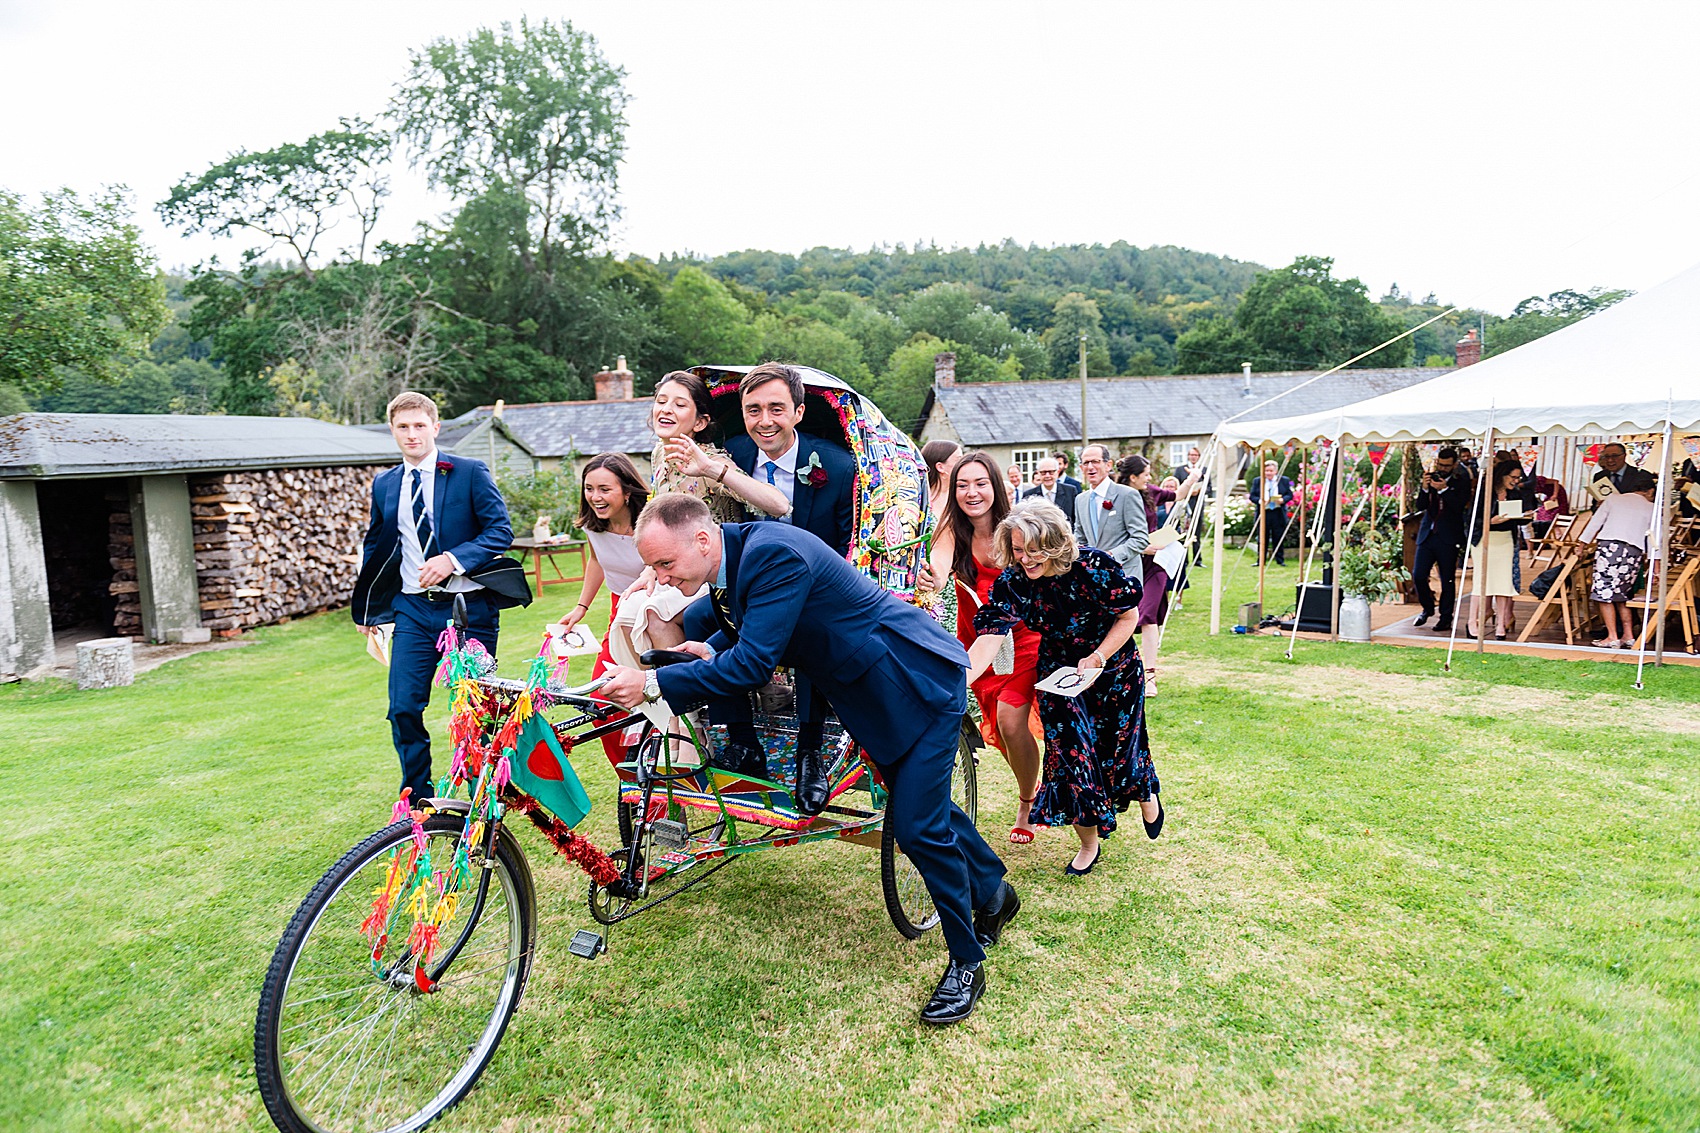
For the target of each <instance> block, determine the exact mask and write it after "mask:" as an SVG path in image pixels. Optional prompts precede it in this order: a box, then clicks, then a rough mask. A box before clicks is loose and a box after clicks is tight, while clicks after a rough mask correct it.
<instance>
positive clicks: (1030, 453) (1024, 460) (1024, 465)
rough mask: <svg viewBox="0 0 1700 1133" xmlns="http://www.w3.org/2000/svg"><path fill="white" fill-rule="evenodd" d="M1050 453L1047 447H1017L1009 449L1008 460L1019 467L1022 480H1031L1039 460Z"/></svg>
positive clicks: (1037, 467)
mask: <svg viewBox="0 0 1700 1133" xmlns="http://www.w3.org/2000/svg"><path fill="white" fill-rule="evenodd" d="M1050 455H1051V450H1050V449H1048V448H1017V449H1010V450H1009V462H1010V463H1011V464H1013V465H1015V466H1016V467H1017V468H1019V469H1021V476H1022V478H1023V479H1024V480H1032V479H1033V474H1034V473H1035V472H1037V471H1038V470H1039V462H1040V461H1041V460H1044V459H1045V458H1046V457H1047V456H1050Z"/></svg>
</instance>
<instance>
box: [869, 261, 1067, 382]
mask: <svg viewBox="0 0 1700 1133" xmlns="http://www.w3.org/2000/svg"><path fill="white" fill-rule="evenodd" d="M900 310H901V314H902V319H903V325H904V326H905V327H906V328H908V329H909V330H910V331H911V332H913V333H919V334H930V335H933V336H934V337H937V338H942V339H946V340H948V341H951V342H957V343H961V344H963V345H966V346H969V347H971V348H972V349H974V350H975V351H976V352H978V353H980V354H982V355H984V356H985V357H987V358H992V359H996V360H998V361H1002V360H1004V359H1006V358H1012V359H1014V360H1015V362H1016V365H1017V367H1018V369H1019V371H1020V372H1021V373H1025V374H1031V375H1032V376H1034V377H1039V376H1042V375H1043V374H1044V373H1045V371H1046V369H1047V368H1048V365H1049V359H1048V357H1047V355H1046V352H1045V348H1044V346H1043V345H1042V344H1041V343H1040V342H1039V340H1038V338H1037V337H1036V336H1034V335H1031V334H1028V333H1027V332H1025V331H1022V330H1018V329H1017V328H1016V326H1015V324H1014V323H1013V322H1011V321H1010V317H1009V316H1008V315H1006V314H1004V313H1003V312H1002V311H998V310H995V309H993V308H992V307H990V306H988V305H986V304H985V303H982V302H980V300H979V298H978V297H977V295H976V294H975V291H974V289H973V288H972V287H969V286H968V285H967V284H964V283H935V284H933V285H932V286H930V287H927V288H926V289H924V290H922V291H918V292H916V293H915V294H914V295H912V296H910V297H909V299H908V301H906V302H905V303H904V304H903V305H902V307H901V308H900Z"/></svg>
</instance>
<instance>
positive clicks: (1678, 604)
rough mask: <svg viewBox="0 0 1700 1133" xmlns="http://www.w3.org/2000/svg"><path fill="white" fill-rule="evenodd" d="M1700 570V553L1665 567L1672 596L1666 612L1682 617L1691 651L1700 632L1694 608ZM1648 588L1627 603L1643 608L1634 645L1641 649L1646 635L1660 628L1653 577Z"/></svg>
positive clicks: (1632, 607)
mask: <svg viewBox="0 0 1700 1133" xmlns="http://www.w3.org/2000/svg"><path fill="white" fill-rule="evenodd" d="M1697 574H1700V555H1689V556H1688V560H1687V561H1686V562H1684V563H1683V564H1682V565H1681V566H1680V567H1674V566H1673V567H1666V568H1665V585H1666V586H1667V587H1669V588H1670V590H1669V593H1670V597H1668V598H1667V599H1665V610H1666V612H1667V614H1678V615H1680V616H1681V618H1682V636H1683V638H1684V640H1685V642H1686V644H1687V647H1688V652H1690V653H1693V652H1694V651H1695V650H1694V639H1695V637H1696V636H1700V626H1697V625H1696V616H1695V609H1694V579H1695V576H1696V575H1697ZM1648 583H1649V584H1648V586H1647V591H1646V593H1645V594H1643V595H1642V596H1641V597H1639V598H1632V599H1630V600H1629V603H1628V605H1629V606H1630V608H1631V609H1638V610H1640V611H1641V633H1640V635H1639V636H1638V637H1636V639H1635V648H1637V649H1640V648H1641V647H1642V646H1644V645H1645V644H1646V643H1647V639H1648V638H1649V637H1650V636H1651V635H1652V634H1654V633H1656V632H1658V628H1659V598H1658V595H1657V594H1655V593H1654V592H1653V587H1652V585H1651V578H1649V580H1648Z"/></svg>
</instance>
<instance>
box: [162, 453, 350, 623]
mask: <svg viewBox="0 0 1700 1133" xmlns="http://www.w3.org/2000/svg"><path fill="white" fill-rule="evenodd" d="M379 471H381V469H378V468H374V467H349V466H344V467H340V468H291V469H283V470H270V471H263V472H262V471H251V472H225V473H221V474H218V475H214V476H200V477H191V478H190V480H189V500H190V508H191V510H192V512H193V515H194V522H195V573H196V576H197V577H198V579H199V581H200V591H201V624H202V625H203V626H206V627H207V628H208V629H211V630H213V631H214V632H215V633H219V634H222V635H224V636H230V635H232V634H235V633H239V632H240V631H241V630H243V629H245V628H247V627H249V626H256V625H266V624H269V623H272V622H276V621H280V620H284V619H287V618H291V617H295V616H296V615H299V614H307V613H312V612H314V611H316V610H324V609H329V608H332V607H335V606H341V605H343V604H344V603H346V602H347V601H348V595H349V591H351V590H352V589H353V588H354V577H355V575H356V574H357V573H358V572H359V568H360V542H361V539H362V538H364V536H365V534H366V524H367V521H368V519H369V517H370V515H371V506H372V478H373V476H375V475H376V474H377V473H378V472H379Z"/></svg>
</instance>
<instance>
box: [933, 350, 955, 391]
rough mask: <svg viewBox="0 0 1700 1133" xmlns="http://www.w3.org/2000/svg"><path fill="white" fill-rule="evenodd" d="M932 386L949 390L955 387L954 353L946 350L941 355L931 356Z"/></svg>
mask: <svg viewBox="0 0 1700 1133" xmlns="http://www.w3.org/2000/svg"><path fill="white" fill-rule="evenodd" d="M933 384H934V385H935V386H937V387H938V388H940V389H951V388H953V387H954V386H955V385H956V352H955V351H953V350H946V351H945V352H944V353H943V354H935V355H933Z"/></svg>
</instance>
